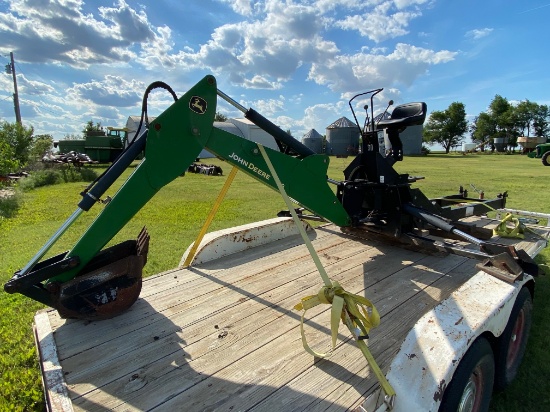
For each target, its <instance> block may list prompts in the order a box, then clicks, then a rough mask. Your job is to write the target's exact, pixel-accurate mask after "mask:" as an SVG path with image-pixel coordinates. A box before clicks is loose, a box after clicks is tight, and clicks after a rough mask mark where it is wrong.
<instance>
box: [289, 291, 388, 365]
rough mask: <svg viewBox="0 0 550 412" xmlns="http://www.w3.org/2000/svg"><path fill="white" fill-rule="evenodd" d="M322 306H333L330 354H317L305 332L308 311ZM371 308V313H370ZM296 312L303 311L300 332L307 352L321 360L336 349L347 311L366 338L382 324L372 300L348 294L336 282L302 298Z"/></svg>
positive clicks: (295, 307)
mask: <svg viewBox="0 0 550 412" xmlns="http://www.w3.org/2000/svg"><path fill="white" fill-rule="evenodd" d="M320 304H327V305H332V308H331V315H330V329H331V334H332V349H331V350H330V352H328V353H318V352H315V351H314V350H313V349H311V347H310V346H309V345H308V344H307V341H306V336H305V332H304V318H305V315H306V312H307V311H308V309H311V308H313V307H315V306H317V305H320ZM369 308H370V313H369ZM294 309H296V310H300V311H301V310H303V313H302V322H301V324H300V331H301V333H302V343H303V344H304V349H305V350H306V352H308V353H309V354H311V355H313V356H317V357H319V358H324V357H327V356H329V355H330V354H331V353H332V351H333V350H334V348H335V347H336V340H337V338H338V327H339V325H340V319H341V320H342V322H344V323H345V318H344V315H345V313H344V311H347V312H348V313H349V315H350V318H351V319H352V322H353V324H354V326H355V329H356V328H359V329H360V331H356V333H359V332H361V333H362V334H363V335H362V336H364V337H365V338H366V337H367V336H368V333H369V331H370V330H371V329H372V328H375V327H377V326H378V325H379V324H380V315H379V314H378V311H377V310H376V308H375V307H374V305H373V304H372V302H371V301H370V300H368V299H367V298H365V297H363V296H359V295H354V294H353V293H349V292H346V291H345V290H344V289H343V288H342V286H340V284H339V283H338V282H336V281H333V282H332V286H331V287H328V286H324V287H323V288H322V289H321V290H320V291H319V293H317V294H316V295H311V296H306V297H305V298H302V300H301V302H300V303H298V304H297V305H296V306H294Z"/></svg>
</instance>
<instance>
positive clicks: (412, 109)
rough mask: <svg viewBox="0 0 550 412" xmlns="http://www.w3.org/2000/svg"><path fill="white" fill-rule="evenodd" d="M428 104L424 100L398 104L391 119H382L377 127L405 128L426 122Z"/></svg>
mask: <svg viewBox="0 0 550 412" xmlns="http://www.w3.org/2000/svg"><path fill="white" fill-rule="evenodd" d="M427 110H428V106H427V105H426V103H424V102H415V103H406V104H401V105H399V106H396V107H395V109H393V112H392V114H391V116H390V118H389V119H382V120H380V121H379V122H378V124H377V125H376V128H377V129H388V128H391V129H405V128H406V127H408V126H416V125H420V124H423V123H424V120H426V112H427Z"/></svg>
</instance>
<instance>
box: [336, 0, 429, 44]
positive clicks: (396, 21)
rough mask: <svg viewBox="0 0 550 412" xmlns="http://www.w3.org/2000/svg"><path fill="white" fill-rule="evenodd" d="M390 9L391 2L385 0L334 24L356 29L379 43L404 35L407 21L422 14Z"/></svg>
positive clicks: (342, 27)
mask: <svg viewBox="0 0 550 412" xmlns="http://www.w3.org/2000/svg"><path fill="white" fill-rule="evenodd" d="M403 7H404V6H403ZM391 9H392V4H391V3H390V2H385V3H382V4H380V5H378V6H376V7H375V8H374V9H373V10H372V11H371V12H368V13H365V14H363V15H357V14H356V15H353V16H346V18H344V19H343V20H339V21H337V22H336V23H335V25H336V27H339V28H341V29H344V30H357V31H358V32H359V33H360V34H361V36H364V37H368V38H369V39H370V40H372V41H374V42H376V43H379V42H381V41H383V40H387V39H393V38H395V37H399V36H404V35H405V34H407V33H408V30H407V27H408V25H409V22H410V21H411V20H412V19H414V18H417V17H419V16H421V15H422V13H420V12H419V11H409V12H404V11H398V12H395V13H392V12H391Z"/></svg>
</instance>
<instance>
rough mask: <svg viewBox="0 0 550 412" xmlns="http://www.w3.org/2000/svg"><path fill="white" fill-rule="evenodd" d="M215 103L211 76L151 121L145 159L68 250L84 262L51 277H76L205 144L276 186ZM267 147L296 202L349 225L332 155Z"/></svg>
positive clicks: (252, 148)
mask: <svg viewBox="0 0 550 412" xmlns="http://www.w3.org/2000/svg"><path fill="white" fill-rule="evenodd" d="M216 102H217V86H216V81H215V78H214V77H213V76H206V77H205V78H204V79H203V80H201V81H200V82H199V83H197V84H196V85H195V86H194V87H193V88H192V89H191V90H189V92H187V93H186V94H185V95H184V96H182V97H181V98H180V99H179V100H178V101H177V102H175V103H174V104H173V105H172V106H170V108H168V109H167V110H166V111H165V112H164V113H162V114H161V115H160V116H158V117H157V118H156V119H155V120H154V121H153V122H152V123H151V125H150V127H149V132H148V136H147V145H146V150H145V158H144V160H143V161H142V162H141V163H140V164H139V165H138V167H137V168H136V170H135V171H134V172H133V173H132V175H131V176H130V177H129V178H128V180H127V181H126V182H125V183H124V185H123V186H122V187H121V188H120V189H119V190H118V192H117V193H116V194H115V195H114V196H113V198H112V200H111V201H110V202H109V203H108V204H107V205H106V206H105V208H104V209H103V210H102V211H101V213H100V214H99V215H98V217H97V218H96V219H95V220H94V222H93V223H92V224H91V226H90V227H89V228H88V230H87V231H86V232H85V233H84V234H83V236H82V237H81V238H80V240H79V241H78V242H77V243H76V245H75V246H74V248H73V249H72V250H71V251H70V252H69V253H68V254H67V257H70V256H78V257H79V260H80V263H79V265H78V266H77V267H75V268H73V269H71V270H69V271H67V272H65V273H62V274H60V275H58V276H56V277H54V278H52V279H51V281H59V282H65V281H68V280H70V279H72V278H74V277H75V276H76V275H77V274H78V273H79V271H80V270H81V269H82V268H83V267H84V266H85V265H86V264H87V263H88V262H89V261H90V260H91V259H92V258H93V257H94V256H95V255H96V254H97V253H98V252H99V251H100V250H101V249H102V248H103V247H104V246H105V245H106V244H107V243H108V242H109V241H110V240H111V239H112V238H113V237H114V236H115V235H116V234H117V233H118V232H119V231H120V229H122V227H124V225H125V224H126V223H127V222H128V221H129V220H130V219H131V218H132V217H133V216H134V215H135V214H136V213H137V212H138V211H139V210H140V209H141V208H142V207H143V206H144V205H145V204H146V203H147V202H148V201H149V200H150V199H151V198H152V197H153V196H154V195H155V193H157V192H158V191H159V190H160V189H161V188H162V187H163V186H165V185H166V184H168V183H169V182H171V181H172V180H174V179H175V178H176V177H178V176H180V175H182V173H184V172H185V171H186V170H187V168H188V167H189V165H191V164H192V162H193V161H194V160H195V159H196V158H197V157H198V155H199V154H200V152H201V150H202V149H203V148H206V149H208V150H209V151H211V152H212V153H214V154H216V155H217V156H219V157H220V158H222V159H224V160H226V161H228V162H229V163H231V164H233V165H235V166H236V167H238V168H239V169H240V170H242V171H244V172H245V173H247V174H249V175H250V176H252V177H254V178H255V179H256V180H258V181H260V182H262V183H264V184H266V185H267V186H269V187H271V188H273V189H274V190H277V187H276V184H275V182H274V180H273V177H272V176H270V174H269V169H268V167H267V165H266V163H265V161H264V159H263V158H262V156H261V154H260V151H259V150H258V145H257V144H256V143H254V142H252V141H249V140H246V139H242V138H240V137H238V136H235V135H233V134H231V133H228V132H225V131H223V130H220V129H217V128H215V127H213V123H214V115H215V113H216ZM266 152H267V154H268V156H269V158H270V160H271V162H272V164H273V165H274V167H275V169H276V170H277V173H278V175H279V178H280V179H281V181H282V183H283V184H284V185H285V190H286V192H287V194H288V195H289V196H290V197H291V198H292V199H293V200H294V201H295V202H297V203H298V204H300V205H302V206H304V207H305V208H306V209H308V210H311V211H312V212H314V213H316V214H318V215H319V216H321V217H323V218H325V219H327V220H329V221H331V222H333V223H335V224H337V225H339V226H348V225H349V224H350V219H349V216H348V214H347V212H346V211H345V210H344V208H343V207H342V205H341V203H340V202H339V201H338V199H337V198H336V196H335V195H334V193H333V191H332V190H331V188H330V187H329V186H328V183H327V169H328V165H329V158H328V156H324V155H311V156H307V157H304V158H302V159H300V158H295V157H292V156H288V155H286V154H284V153H280V152H277V151H275V150H271V149H269V148H266Z"/></svg>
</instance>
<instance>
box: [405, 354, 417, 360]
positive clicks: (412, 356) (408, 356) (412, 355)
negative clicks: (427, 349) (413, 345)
mask: <svg viewBox="0 0 550 412" xmlns="http://www.w3.org/2000/svg"><path fill="white" fill-rule="evenodd" d="M407 358H409V360H411V359H414V358H416V354H414V353H411V354H410V355H409V354H407Z"/></svg>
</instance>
